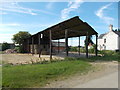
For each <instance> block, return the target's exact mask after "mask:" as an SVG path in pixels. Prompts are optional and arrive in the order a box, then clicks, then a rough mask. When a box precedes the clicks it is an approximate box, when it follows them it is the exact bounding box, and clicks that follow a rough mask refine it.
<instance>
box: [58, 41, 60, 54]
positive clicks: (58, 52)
mask: <svg viewBox="0 0 120 90" xmlns="http://www.w3.org/2000/svg"><path fill="white" fill-rule="evenodd" d="M59 52H60V43H59V39H58V53H59Z"/></svg>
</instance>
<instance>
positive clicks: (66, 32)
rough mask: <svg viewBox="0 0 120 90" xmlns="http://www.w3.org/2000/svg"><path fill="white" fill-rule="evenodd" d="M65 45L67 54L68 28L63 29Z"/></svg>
mask: <svg viewBox="0 0 120 90" xmlns="http://www.w3.org/2000/svg"><path fill="white" fill-rule="evenodd" d="M65 47H66V56H68V30H67V29H66V30H65Z"/></svg>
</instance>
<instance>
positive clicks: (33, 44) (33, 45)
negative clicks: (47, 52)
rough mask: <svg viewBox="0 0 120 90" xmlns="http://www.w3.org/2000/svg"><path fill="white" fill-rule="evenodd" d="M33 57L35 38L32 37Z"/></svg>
mask: <svg viewBox="0 0 120 90" xmlns="http://www.w3.org/2000/svg"><path fill="white" fill-rule="evenodd" d="M32 55H34V38H33V37H32Z"/></svg>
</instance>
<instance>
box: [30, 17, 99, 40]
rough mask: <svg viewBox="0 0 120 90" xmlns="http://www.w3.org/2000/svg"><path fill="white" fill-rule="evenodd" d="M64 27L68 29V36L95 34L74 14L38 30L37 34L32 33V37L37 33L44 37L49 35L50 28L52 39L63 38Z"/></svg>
mask: <svg viewBox="0 0 120 90" xmlns="http://www.w3.org/2000/svg"><path fill="white" fill-rule="evenodd" d="M66 29H67V30H68V38H69V37H78V36H86V34H87V32H88V34H89V35H96V34H97V32H96V31H95V30H94V29H93V28H92V27H91V26H90V25H89V24H88V23H86V22H83V21H82V20H81V19H79V17H78V16H76V17H73V18H71V19H68V20H66V21H63V22H61V23H58V24H56V25H54V26H51V27H49V28H47V29H45V30H43V31H41V32H38V33H37V34H34V35H32V37H34V36H36V35H38V34H44V35H45V36H46V37H49V31H50V30H51V32H52V40H57V39H63V38H65V30H66Z"/></svg>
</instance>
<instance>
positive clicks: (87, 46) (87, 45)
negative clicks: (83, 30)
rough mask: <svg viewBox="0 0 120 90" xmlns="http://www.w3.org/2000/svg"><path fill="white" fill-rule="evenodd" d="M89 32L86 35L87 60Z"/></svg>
mask: <svg viewBox="0 0 120 90" xmlns="http://www.w3.org/2000/svg"><path fill="white" fill-rule="evenodd" d="M88 37H89V36H88V32H87V34H86V58H88Z"/></svg>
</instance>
